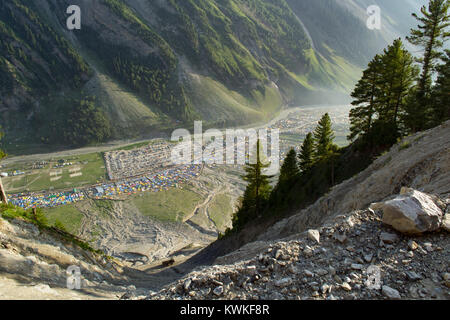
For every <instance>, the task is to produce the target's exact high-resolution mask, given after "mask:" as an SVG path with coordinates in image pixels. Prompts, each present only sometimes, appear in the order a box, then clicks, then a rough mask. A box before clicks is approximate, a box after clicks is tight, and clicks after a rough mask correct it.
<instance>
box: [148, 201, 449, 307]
mask: <svg viewBox="0 0 450 320" xmlns="http://www.w3.org/2000/svg"><path fill="white" fill-rule="evenodd" d="M349 221H351V225H352V226H350V224H349ZM319 230H320V231H319ZM311 231H313V230H309V231H306V232H304V233H301V234H299V235H297V236H295V237H290V239H289V241H278V242H277V241H275V242H267V243H266V247H258V248H263V249H259V250H261V251H260V252H258V253H257V254H255V255H254V257H253V258H251V259H249V260H239V261H237V262H235V263H232V264H220V265H217V264H216V265H214V266H211V267H203V268H199V269H196V270H194V271H193V272H191V273H190V274H189V275H187V276H186V277H185V278H184V279H180V280H179V281H178V282H177V283H173V284H170V285H168V286H166V287H164V288H163V289H162V290H161V291H160V292H158V293H157V294H155V295H153V296H151V297H150V296H149V297H147V299H156V300H157V299H188V300H204V299H205V300H209V299H217V298H220V299H227V300H228V299H244V300H253V299H258V300H273V299H275V300H280V299H281V300H298V299H300V300H310V299H313V300H355V299H371V300H373V299H376V300H385V299H392V300H397V299H450V290H449V288H450V266H449V264H448V257H449V256H450V246H449V245H448V242H449V235H448V234H447V232H444V231H442V232H434V233H426V234H424V235H422V236H421V237H412V236H408V235H403V234H401V233H398V234H397V233H395V231H392V230H391V229H390V227H388V226H386V225H385V224H383V222H382V220H381V215H380V214H379V212H377V211H373V210H358V211H353V212H351V213H349V214H348V215H347V216H345V217H343V218H342V217H336V218H333V219H332V220H331V222H328V223H326V224H325V225H324V226H323V227H322V228H319V229H314V231H317V232H311ZM344 232H345V235H346V241H345V244H343V243H341V242H340V241H336V234H344ZM318 234H320V235H321V239H318V237H316V236H317V235H318ZM318 240H320V242H319V241H318ZM259 245H260V244H259ZM188 279H192V280H191V281H192V282H190V287H189V291H187V290H184V289H183V285H184V284H185V283H186V282H185V281H187V280H188ZM219 284H220V285H219Z"/></svg>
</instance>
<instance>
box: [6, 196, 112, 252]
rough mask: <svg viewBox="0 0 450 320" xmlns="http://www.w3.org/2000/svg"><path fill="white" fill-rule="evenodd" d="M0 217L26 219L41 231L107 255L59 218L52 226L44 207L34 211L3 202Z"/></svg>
mask: <svg viewBox="0 0 450 320" xmlns="http://www.w3.org/2000/svg"><path fill="white" fill-rule="evenodd" d="M0 217H2V218H4V219H6V220H14V219H21V220H24V221H26V222H28V223H32V224H34V225H36V226H37V227H39V229H40V230H41V231H45V232H48V233H50V234H52V235H53V236H56V237H59V238H62V239H63V240H65V241H68V242H70V243H72V244H74V245H76V246H78V247H80V248H82V249H83V250H86V251H90V252H93V253H96V254H99V255H101V256H104V257H107V256H106V254H105V253H104V252H103V251H101V250H97V249H94V248H92V247H91V245H90V244H89V243H87V242H86V241H83V240H82V239H80V238H78V237H77V236H75V235H73V234H71V233H70V232H69V231H67V230H66V227H65V225H64V224H63V223H62V222H60V221H59V220H57V219H55V222H54V223H55V226H52V225H51V222H50V221H49V220H48V219H47V216H46V215H45V214H44V212H43V210H42V209H39V208H38V209H36V212H35V213H33V210H32V209H29V210H24V209H22V208H20V207H16V206H13V205H11V204H8V205H5V204H1V205H0ZM107 258H108V257H107Z"/></svg>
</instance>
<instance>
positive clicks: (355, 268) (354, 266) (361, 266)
mask: <svg viewBox="0 0 450 320" xmlns="http://www.w3.org/2000/svg"><path fill="white" fill-rule="evenodd" d="M351 267H352V269H353V270H362V269H363V268H364V266H363V265H362V264H357V263H353V264H352V265H351Z"/></svg>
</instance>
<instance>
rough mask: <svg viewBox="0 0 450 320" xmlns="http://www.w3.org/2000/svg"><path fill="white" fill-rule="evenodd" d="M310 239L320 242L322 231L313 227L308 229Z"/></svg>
mask: <svg viewBox="0 0 450 320" xmlns="http://www.w3.org/2000/svg"><path fill="white" fill-rule="evenodd" d="M308 239H310V240H312V241H315V242H317V243H320V233H319V230H315V229H311V230H308Z"/></svg>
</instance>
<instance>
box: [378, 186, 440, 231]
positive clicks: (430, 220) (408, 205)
mask: <svg viewBox="0 0 450 320" xmlns="http://www.w3.org/2000/svg"><path fill="white" fill-rule="evenodd" d="M380 209H381V210H383V223H385V224H387V225H390V226H392V227H393V228H394V229H395V230H397V231H400V232H402V233H407V234H421V233H424V232H428V231H436V230H438V229H439V228H440V226H441V222H442V218H443V212H442V210H441V209H440V208H439V207H438V206H437V205H436V204H435V202H434V201H433V199H432V198H431V197H430V196H429V195H427V194H425V193H423V192H420V191H417V190H411V191H409V192H407V193H404V194H401V195H399V196H397V197H396V198H394V199H392V200H389V201H386V202H384V203H382V204H381V206H380Z"/></svg>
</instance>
